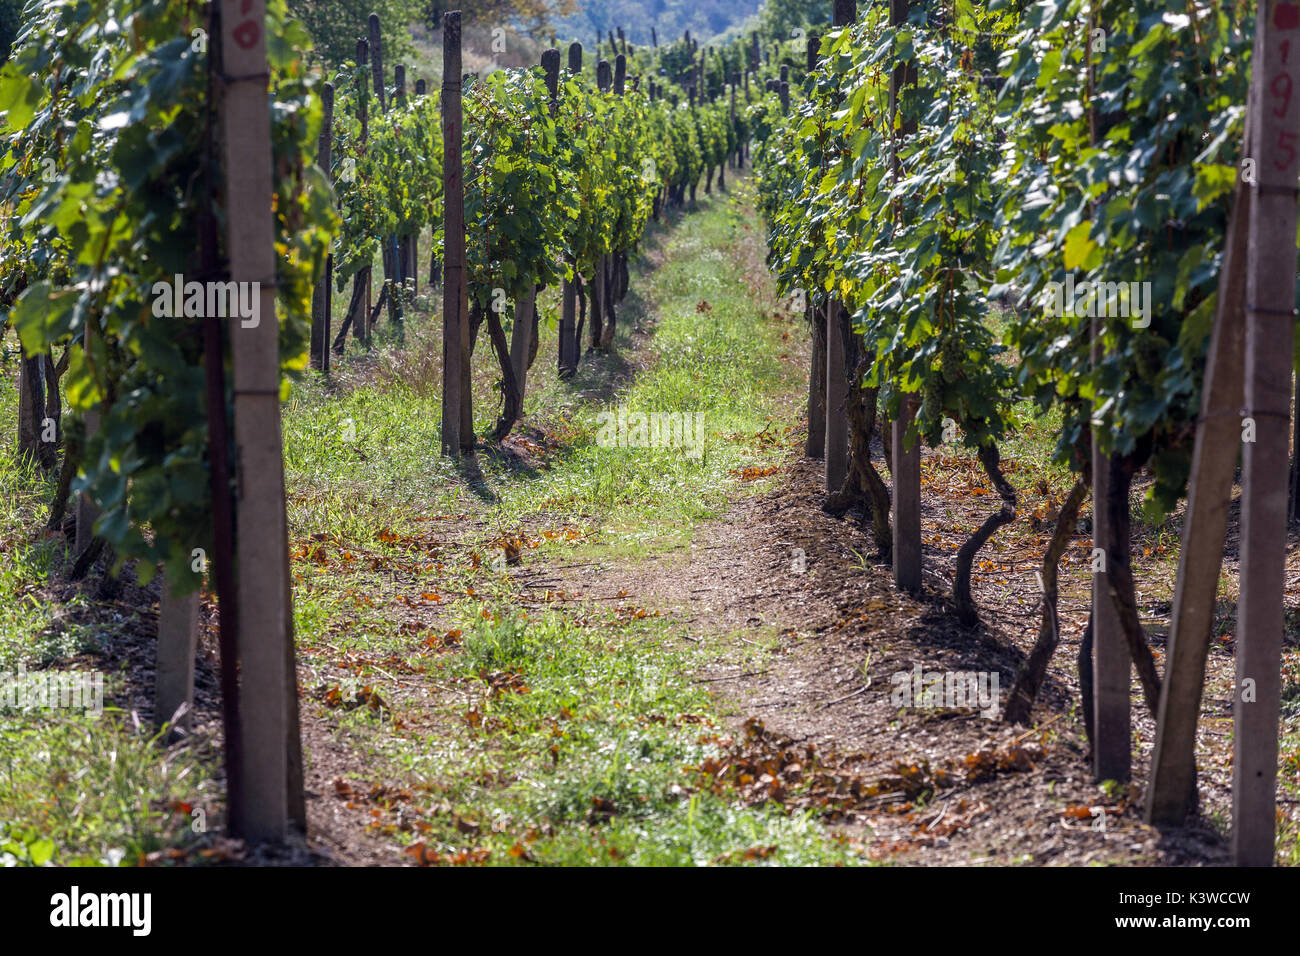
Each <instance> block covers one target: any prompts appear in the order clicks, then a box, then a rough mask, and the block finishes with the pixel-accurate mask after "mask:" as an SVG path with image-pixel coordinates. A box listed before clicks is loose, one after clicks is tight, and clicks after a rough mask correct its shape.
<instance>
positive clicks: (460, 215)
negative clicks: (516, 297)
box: [442, 10, 473, 457]
mask: <svg viewBox="0 0 1300 956" xmlns="http://www.w3.org/2000/svg"><path fill="white" fill-rule="evenodd" d="M462 113H463V108H462V105H461V56H460V11H459V10H451V11H448V12H447V13H444V14H443V16H442V143H443V161H442V190H443V248H442V261H443V283H442V316H443V320H442V453H443V454H444V455H449V456H453V457H455V456H458V455H460V453H461V449H462V448H463V447H464V445H465V442H466V441H469V442H470V443H471V445H472V442H473V436H472V434H471V435H470V436H466V435H464V434H462V428H461V420H462V417H463V407H464V397H463V396H462V395H461V390H462V388H463V386H464V381H465V378H466V376H465V371H466V368H465V367H466V365H467V363H468V359H469V342H468V339H469V288H468V286H467V284H466V281H465V183H464V179H463V167H462V163H463V159H462V155H461V148H462V135H463V127H462V121H463V115H462Z"/></svg>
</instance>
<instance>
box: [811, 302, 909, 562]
mask: <svg viewBox="0 0 1300 956" xmlns="http://www.w3.org/2000/svg"><path fill="white" fill-rule="evenodd" d="M840 314H841V316H842V317H844V316H845V315H846V313H845V312H844V310H841V312H840ZM843 325H844V323H841V326H842V327H841V331H843ZM856 339H857V336H851V340H852V341H851V343H850V345H849V347H848V348H846V350H845V354H846V355H855V354H856V355H857V362H856V363H854V365H853V371H852V372H851V373H850V375H849V382H848V398H847V400H846V401H845V403H844V412H845V416H846V417H847V419H848V424H849V467H848V474H847V475H845V477H844V484H843V485H841V486H840V489H839V491H836V492H834V493H833V494H831V495H828V496H827V498H826V504H824V505H823V506H822V510H824V511H826V512H827V513H828V514H834V515H840V514H843V513H844V512H845V511H848V510H849V509H850V508H852V507H853V506H854V505H861V506H862V507H864V508H865V509H866V510H867V511H869V512H870V514H871V537H872V539H873V540H874V541H875V543H876V550H877V552H878V553H879V556H880V557H881V558H882V559H883V560H886V561H888V560H890V558H891V557H892V554H893V550H894V532H893V529H892V528H891V527H890V525H889V508H890V500H889V489H888V488H887V487H886V486H885V482H884V480H883V479H882V478H881V477H880V473H879V472H878V471H876V468H875V466H874V465H873V464H872V463H871V436H872V434H873V433H874V432H875V428H876V410H877V407H878V399H879V395H880V389H878V388H864V387H863V385H862V382H863V380H864V379H865V378H866V374H867V370H868V369H869V368H870V366H871V355H870V353H867V352H864V351H863V350H862V349H861V348H859V347H858V345H857V344H856Z"/></svg>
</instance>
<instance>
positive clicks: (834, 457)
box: [823, 298, 849, 494]
mask: <svg viewBox="0 0 1300 956" xmlns="http://www.w3.org/2000/svg"><path fill="white" fill-rule="evenodd" d="M839 310H840V301H839V299H834V298H831V299H828V300H827V302H826V308H825V326H826V406H825V408H826V411H825V415H826V440H825V443H824V446H823V454H824V455H825V456H826V491H827V492H828V493H830V494H834V493H835V492H837V491H839V490H840V488H841V487H842V486H843V485H844V479H845V477H846V476H847V475H848V468H849V443H848V434H849V432H848V425H849V422H848V416H847V414H846V412H845V408H844V403H845V400H846V399H847V397H848V378H847V377H846V375H845V372H844V336H843V335H842V334H841V333H840V316H839Z"/></svg>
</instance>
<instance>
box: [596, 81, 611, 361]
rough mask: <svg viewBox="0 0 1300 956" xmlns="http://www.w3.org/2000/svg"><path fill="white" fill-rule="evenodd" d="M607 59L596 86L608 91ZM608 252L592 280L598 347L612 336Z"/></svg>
mask: <svg viewBox="0 0 1300 956" xmlns="http://www.w3.org/2000/svg"><path fill="white" fill-rule="evenodd" d="M611 82H612V80H611V76H610V66H609V61H608V60H601V61H600V62H599V63H597V64H596V88H597V89H599V90H600V92H602V93H608V92H609V91H610V85H611ZM609 259H610V255H609V253H606V254H605V255H603V256H601V257H600V258H599V259H598V260H597V261H596V275H595V277H594V278H593V280H592V309H591V344H592V345H593V346H597V347H600V348H605V347H607V346H608V344H609V342H610V341H611V340H612V339H613V337H614V323H613V317H614V303H613V302H611V301H610V299H611V297H610V295H609Z"/></svg>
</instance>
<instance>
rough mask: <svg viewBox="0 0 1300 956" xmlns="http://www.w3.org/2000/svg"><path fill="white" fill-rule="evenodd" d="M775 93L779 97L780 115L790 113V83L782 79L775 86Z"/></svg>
mask: <svg viewBox="0 0 1300 956" xmlns="http://www.w3.org/2000/svg"><path fill="white" fill-rule="evenodd" d="M777 93H778V95H779V96H780V97H781V115H782V116H789V115H790V84H789V83H788V82H786V81H785V80H782V81H781V82H780V84H779V85H778V86H777Z"/></svg>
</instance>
